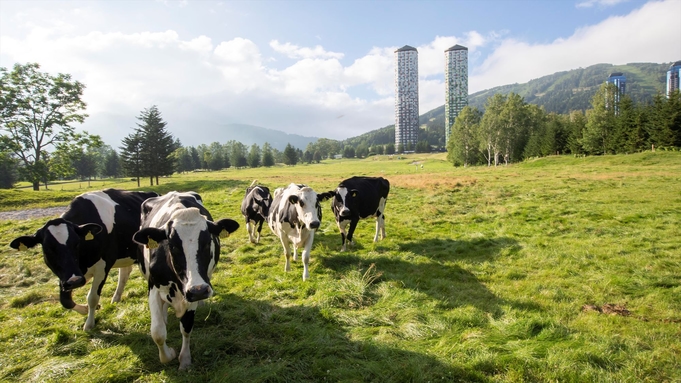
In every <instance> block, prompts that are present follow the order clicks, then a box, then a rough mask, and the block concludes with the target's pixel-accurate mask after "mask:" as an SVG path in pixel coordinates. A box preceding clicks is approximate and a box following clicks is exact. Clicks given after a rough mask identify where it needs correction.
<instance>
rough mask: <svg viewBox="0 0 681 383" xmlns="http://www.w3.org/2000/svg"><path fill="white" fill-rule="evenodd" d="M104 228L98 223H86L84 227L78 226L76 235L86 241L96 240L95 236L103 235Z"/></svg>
mask: <svg viewBox="0 0 681 383" xmlns="http://www.w3.org/2000/svg"><path fill="white" fill-rule="evenodd" d="M101 231H102V227H101V226H99V225H98V224H96V223H86V224H84V225H80V226H76V234H78V236H79V237H81V238H83V239H85V240H86V241H91V240H93V239H95V235H97V234H99V233H101Z"/></svg>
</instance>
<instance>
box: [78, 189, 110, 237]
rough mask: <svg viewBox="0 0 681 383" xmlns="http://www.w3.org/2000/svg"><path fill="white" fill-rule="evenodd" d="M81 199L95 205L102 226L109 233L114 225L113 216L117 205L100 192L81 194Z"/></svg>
mask: <svg viewBox="0 0 681 383" xmlns="http://www.w3.org/2000/svg"><path fill="white" fill-rule="evenodd" d="M81 197H83V198H85V199H88V200H90V201H91V202H92V203H93V204H94V205H95V208H96V209H97V213H99V218H100V219H101V220H102V223H104V226H106V232H107V233H111V232H112V231H113V227H114V223H115V222H114V216H115V214H116V206H117V205H118V204H117V203H116V202H115V201H114V200H112V199H111V197H109V195H107V194H106V193H104V192H101V191H98V192H92V193H87V194H83V195H81Z"/></svg>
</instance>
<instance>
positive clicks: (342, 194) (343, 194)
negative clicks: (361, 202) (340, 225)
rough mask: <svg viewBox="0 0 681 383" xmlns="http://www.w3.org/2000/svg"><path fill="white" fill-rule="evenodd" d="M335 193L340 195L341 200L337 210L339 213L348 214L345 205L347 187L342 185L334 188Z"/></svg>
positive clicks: (348, 210)
mask: <svg viewBox="0 0 681 383" xmlns="http://www.w3.org/2000/svg"><path fill="white" fill-rule="evenodd" d="M336 195H337V196H340V200H341V202H342V204H341V206H340V209H339V210H338V211H339V212H340V214H341V215H348V214H349V213H350V209H349V208H348V207H347V202H346V199H345V198H346V197H347V195H348V188H346V187H342V188H338V189H337V190H336Z"/></svg>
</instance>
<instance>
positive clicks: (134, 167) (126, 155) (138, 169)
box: [120, 131, 146, 187]
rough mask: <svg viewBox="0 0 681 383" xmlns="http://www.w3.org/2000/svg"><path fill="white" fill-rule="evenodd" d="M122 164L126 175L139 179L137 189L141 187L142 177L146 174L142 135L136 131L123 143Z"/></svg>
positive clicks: (124, 139) (121, 148) (125, 138)
mask: <svg viewBox="0 0 681 383" xmlns="http://www.w3.org/2000/svg"><path fill="white" fill-rule="evenodd" d="M121 143H122V146H121V147H120V150H121V163H122V165H123V170H124V171H125V174H126V175H128V176H131V177H135V178H137V187H140V177H144V176H146V174H144V168H143V166H142V164H143V156H142V135H141V134H140V132H139V131H135V132H134V133H131V134H130V135H128V136H126V137H124V138H123V140H122V141H121Z"/></svg>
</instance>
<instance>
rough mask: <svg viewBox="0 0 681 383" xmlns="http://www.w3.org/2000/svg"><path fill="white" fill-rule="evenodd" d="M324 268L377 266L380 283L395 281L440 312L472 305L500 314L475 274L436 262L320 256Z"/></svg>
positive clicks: (346, 255) (342, 255)
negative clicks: (428, 299)
mask: <svg viewBox="0 0 681 383" xmlns="http://www.w3.org/2000/svg"><path fill="white" fill-rule="evenodd" d="M319 261H320V262H321V263H322V264H323V266H324V267H328V268H330V269H333V270H335V271H337V272H342V270H347V269H356V268H357V267H358V265H360V266H361V268H366V267H368V266H369V265H370V264H372V263H373V264H375V265H376V270H377V271H379V272H382V273H383V275H382V277H381V280H383V281H395V282H398V283H399V284H400V285H402V286H404V287H405V288H408V289H411V290H415V291H419V292H421V293H424V294H427V295H428V296H430V297H431V298H433V299H435V300H437V301H438V306H439V307H441V308H443V309H452V308H456V307H461V306H466V305H472V306H474V307H476V308H478V309H480V310H482V311H484V312H488V313H491V314H492V315H493V316H495V317H496V316H498V315H500V314H501V312H502V311H501V308H500V306H499V305H500V303H501V302H500V300H499V299H498V298H497V297H496V296H495V295H494V294H492V292H490V291H489V290H488V289H487V287H485V285H484V284H482V283H481V282H480V281H479V280H478V278H477V277H475V275H473V274H472V273H471V272H469V271H467V270H465V269H463V268H461V267H460V266H458V265H444V264H442V263H440V262H436V261H429V262H424V261H414V262H412V261H411V260H405V259H396V258H392V257H390V256H383V255H381V256H363V257H359V256H356V255H352V254H339V255H335V256H326V257H321V258H320V260H319Z"/></svg>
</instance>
